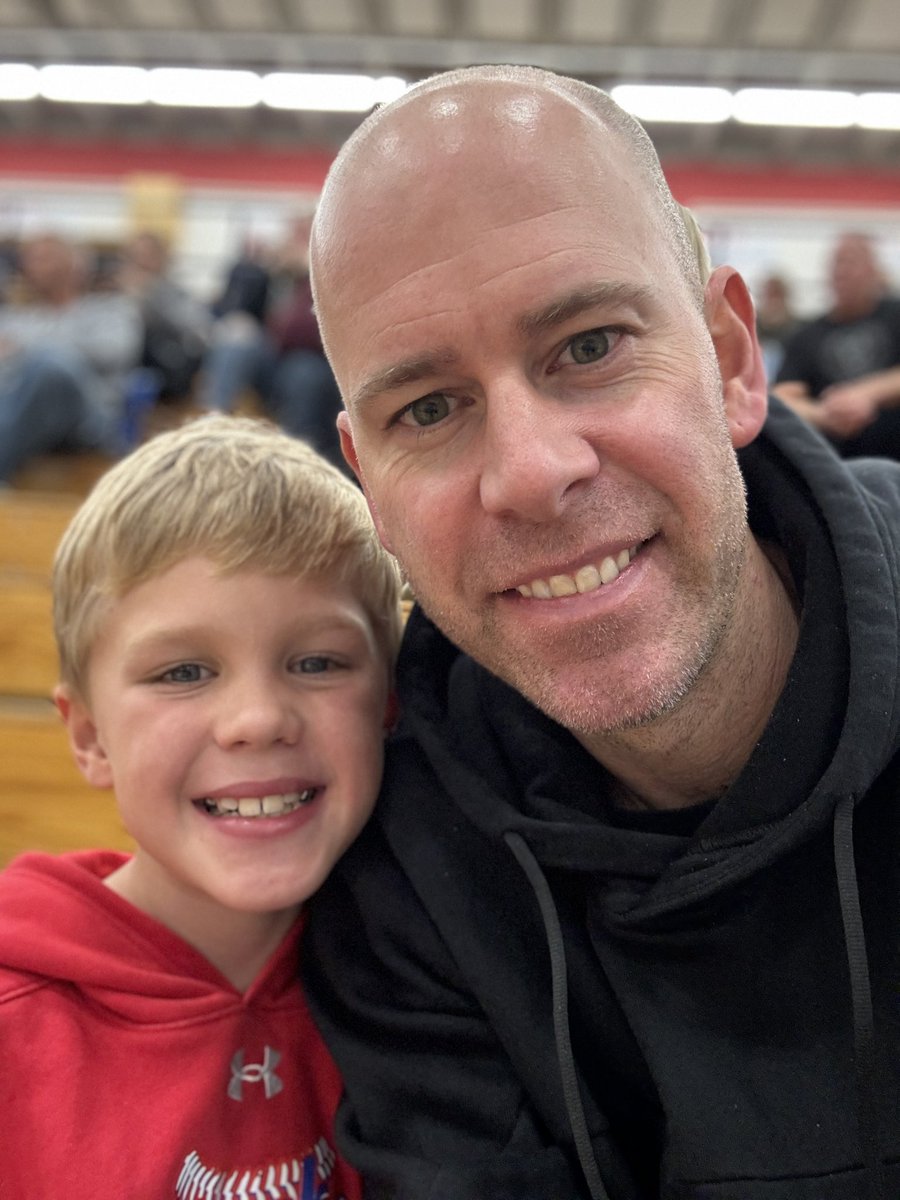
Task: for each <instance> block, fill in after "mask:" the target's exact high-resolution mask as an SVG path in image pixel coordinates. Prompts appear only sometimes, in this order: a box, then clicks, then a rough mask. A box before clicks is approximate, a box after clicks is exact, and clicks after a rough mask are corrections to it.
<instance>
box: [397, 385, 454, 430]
mask: <svg viewBox="0 0 900 1200" xmlns="http://www.w3.org/2000/svg"><path fill="white" fill-rule="evenodd" d="M406 411H407V412H408V413H409V415H410V417H411V419H412V420H413V421H414V422H415V424H416V425H436V424H437V422H438V421H443V420H444V418H445V417H447V416H448V415H449V413H450V402H449V400H448V399H447V397H446V396H444V395H442V394H441V393H440V392H435V393H433V394H432V395H430V396H422V397H421V398H420V399H419V400H414V401H413V402H412V404H410V406H409V408H408V409H407V410H406Z"/></svg>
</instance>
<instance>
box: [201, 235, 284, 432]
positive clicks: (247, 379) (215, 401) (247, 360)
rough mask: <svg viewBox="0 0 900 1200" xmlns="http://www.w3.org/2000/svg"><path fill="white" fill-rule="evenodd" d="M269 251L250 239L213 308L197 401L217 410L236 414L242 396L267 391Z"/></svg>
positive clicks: (270, 356)
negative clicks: (235, 410) (248, 392)
mask: <svg viewBox="0 0 900 1200" xmlns="http://www.w3.org/2000/svg"><path fill="white" fill-rule="evenodd" d="M267 258H268V251H267V248H266V247H265V246H264V245H263V244H262V243H261V242H260V241H259V240H258V239H255V238H251V237H249V236H248V237H246V238H244V240H243V243H242V245H241V248H240V251H239V253H238V257H237V258H236V259H235V261H234V262H233V263H232V264H231V266H230V267H229V268H228V270H227V272H226V275H225V280H224V283H223V286H222V291H221V294H220V295H219V297H218V298H217V299H216V301H215V302H214V304H213V306H212V314H213V318H214V320H213V325H212V329H211V332H210V344H209V347H208V349H207V353H206V356H205V357H204V360H203V367H202V372H203V373H202V378H201V380H200V387H199V401H200V405H201V407H202V408H206V409H209V410H211V411H213V412H232V411H233V410H234V408H235V405H236V404H237V402H238V400H239V399H240V397H241V395H242V394H243V393H244V392H247V391H253V392H255V393H256V394H257V395H258V396H260V397H262V396H264V395H265V393H266V392H267V390H268V386H269V378H270V376H271V371H272V365H273V350H272V345H271V341H270V339H269V336H268V332H267V329H266V320H267V318H268V313H269V295H270V289H271V271H270V269H269V265H268V262H267Z"/></svg>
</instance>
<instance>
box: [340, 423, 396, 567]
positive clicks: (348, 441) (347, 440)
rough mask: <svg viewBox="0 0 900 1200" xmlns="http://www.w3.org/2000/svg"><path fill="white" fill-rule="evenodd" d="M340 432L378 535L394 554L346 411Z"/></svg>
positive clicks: (349, 461)
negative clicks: (361, 465) (359, 456)
mask: <svg viewBox="0 0 900 1200" xmlns="http://www.w3.org/2000/svg"><path fill="white" fill-rule="evenodd" d="M337 427H338V434H339V436H340V439H341V453H342V454H343V456H344V458H345V459H346V460H347V462H348V463H349V464H350V466H351V468H352V469H353V474H354V475H355V476H356V478H357V479H358V480H359V483H360V487H361V488H362V490H363V495H364V496H365V498H366V503H367V504H368V506H369V512H370V513H371V514H372V520H373V521H374V522H375V528H376V529H377V530H378V537H379V539H380V541H381V544H382V546H384V548H385V550H387V552H388V553H389V554H393V551H392V550H391V546H390V542H389V541H388V539H387V537H386V536H385V532H384V526H383V525H382V523H381V518H380V517H379V515H378V508H377V506H376V504H375V501H374V500H373V499H372V493H371V492H370V491H369V488H368V486H367V484H366V481H365V478H364V476H363V473H362V471H361V470H360V469H359V458H358V456H357V453H356V446H355V445H354V444H353V427H352V425H351V424H350V414H349V413H348V412H347V411H346V409H345V410H344V411H343V412H340V413H338V419H337Z"/></svg>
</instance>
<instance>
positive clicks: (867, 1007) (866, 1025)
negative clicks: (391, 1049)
mask: <svg viewBox="0 0 900 1200" xmlns="http://www.w3.org/2000/svg"><path fill="white" fill-rule="evenodd" d="M854 807H855V797H854V796H852V795H849V796H845V797H843V798H842V799H841V800H840V801H839V802H838V804H837V806H836V808H835V811H834V826H833V833H834V867H835V875H836V878H837V885H838V896H839V900H840V907H841V920H842V922H843V928H844V945H845V947H846V951H847V966H848V969H849V973H850V997H851V1003H852V1009H853V1053H854V1063H855V1069H856V1103H857V1121H858V1125H859V1140H860V1148H861V1151H862V1160H863V1167H864V1169H865V1170H866V1171H867V1173H868V1176H869V1183H870V1189H869V1191H870V1196H871V1200H887V1190H886V1187H887V1185H886V1181H885V1170H884V1158H883V1156H882V1153H881V1146H880V1136H879V1120H878V1098H877V1097H878V1086H877V1083H878V1068H877V1053H876V1044H875V1018H874V1014H873V1008H872V988H871V983H870V980H869V960H868V956H867V953H866V941H865V929H864V926H863V919H862V910H861V908H860V903H859V886H858V883H857V878H856V860H855V857H854V850H853V812H854ZM503 840H504V841H505V842H506V844H507V846H509V848H510V850H511V851H512V853H513V854H514V855H515V857H516V859H517V861H518V863H519V865H520V866H521V868H522V870H523V871H524V872H525V875H526V877H527V879H528V882H529V883H530V884H531V887H532V890H533V891H534V894H535V898H536V900H537V902H538V906H539V908H540V911H541V919H542V920H543V923H544V933H545V936H546V939H547V948H548V951H549V954H550V972H551V981H552V992H553V1030H554V1038H555V1041H556V1053H557V1058H558V1060H559V1068H560V1076H561V1081H562V1088H563V1096H564V1098H565V1104H566V1111H567V1113H568V1117H569V1123H570V1125H571V1128H572V1133H573V1136H574V1139H575V1149H576V1152H577V1154H578V1161H579V1163H580V1164H581V1170H582V1172H583V1174H584V1177H585V1180H586V1181H587V1185H588V1190H589V1192H590V1194H591V1200H609V1195H608V1193H607V1191H606V1189H605V1187H604V1186H603V1181H602V1180H601V1178H600V1172H599V1169H598V1167H597V1160H596V1158H595V1156H594V1152H593V1149H592V1147H591V1140H590V1135H589V1133H588V1128H587V1120H586V1118H585V1115H584V1104H583V1102H582V1098H581V1092H580V1089H579V1085H578V1073H577V1070H576V1067H575V1058H574V1055H573V1053H572V1039H571V1034H570V1031H569V1001H568V991H569V988H568V975H567V969H566V952H565V945H564V942H563V936H562V929H561V928H560V924H559V915H558V913H557V911H556V906H555V904H554V902H553V896H552V894H551V892H550V887H549V885H548V883H547V880H546V878H545V877H544V874H543V872H542V871H541V868H540V866H539V864H538V862H537V859H536V858H535V857H534V855H533V854H532V852H531V850H530V849H529V847H528V845H527V843H526V842H525V840H524V838H523V837H522V836H521V834H518V833H512V832H507V833H505V834H504V835H503Z"/></svg>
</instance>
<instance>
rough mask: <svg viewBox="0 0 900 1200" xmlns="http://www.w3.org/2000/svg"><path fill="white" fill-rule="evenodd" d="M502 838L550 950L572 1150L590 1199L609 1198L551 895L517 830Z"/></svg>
mask: <svg viewBox="0 0 900 1200" xmlns="http://www.w3.org/2000/svg"><path fill="white" fill-rule="evenodd" d="M503 840H504V841H505V842H506V844H507V846H509V848H510V850H511V851H512V852H513V854H514V855H515V856H516V858H517V859H518V862H519V866H521V868H522V870H523V871H524V872H525V875H526V877H527V879H528V882H529V883H530V884H531V887H532V890H533V891H534V894H535V898H536V899H537V902H538V906H539V907H540V910H541V918H542V920H543V922H544V933H545V935H546V938H547V948H548V950H549V952H550V976H551V981H552V988H553V1034H554V1039H555V1041H556V1057H557V1060H558V1062H559V1073H560V1077H561V1080H562V1089H563V1097H564V1099H565V1103H566V1112H567V1113H568V1117H569V1124H570V1126H571V1128H572V1134H573V1136H574V1138H575V1150H576V1153H577V1154H578V1161H579V1163H580V1164H581V1170H582V1173H583V1175H584V1178H585V1181H586V1183H587V1186H588V1191H589V1192H590V1194H591V1200H609V1193H608V1192H607V1190H606V1188H605V1187H604V1186H603V1180H602V1179H601V1178H600V1170H599V1168H598V1166H597V1159H596V1158H595V1156H594V1151H593V1149H592V1147H591V1138H590V1134H589V1133H588V1127H587V1120H586V1118H585V1115H584V1104H583V1102H582V1099H581V1091H580V1089H579V1086H578V1072H577V1070H576V1067H575V1056H574V1055H573V1053H572V1038H571V1035H570V1032H569V980H568V973H567V969H566V948H565V944H564V942H563V936H562V929H561V928H560V924H559V915H558V913H557V911H556V905H555V904H554V903H553V896H552V894H551V892H550V887H549V885H548V883H547V880H546V879H545V878H544V874H543V872H542V871H541V868H540V866H539V865H538V861H537V859H536V858H535V857H534V855H533V854H532V853H531V850H530V849H529V847H528V845H527V843H526V842H525V839H524V838H523V837H522V835H521V834H518V833H505V834H504V835H503Z"/></svg>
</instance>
